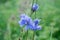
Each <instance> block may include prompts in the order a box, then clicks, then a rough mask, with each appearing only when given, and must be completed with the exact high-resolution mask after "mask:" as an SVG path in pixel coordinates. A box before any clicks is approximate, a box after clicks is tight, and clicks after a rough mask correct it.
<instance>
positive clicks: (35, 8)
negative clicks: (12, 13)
mask: <svg viewBox="0 0 60 40" xmlns="http://www.w3.org/2000/svg"><path fill="white" fill-rule="evenodd" d="M38 9H39V5H38V4H36V3H34V4H33V6H32V11H33V12H34V11H37V10H38Z"/></svg>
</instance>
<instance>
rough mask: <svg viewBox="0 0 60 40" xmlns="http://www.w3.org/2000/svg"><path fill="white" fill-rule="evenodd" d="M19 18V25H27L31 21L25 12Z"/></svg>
mask: <svg viewBox="0 0 60 40" xmlns="http://www.w3.org/2000/svg"><path fill="white" fill-rule="evenodd" d="M20 18H21V19H20V21H19V24H20V26H21V27H23V26H24V25H28V24H30V23H31V22H32V19H31V18H30V17H29V16H27V15H25V14H21V16H20Z"/></svg>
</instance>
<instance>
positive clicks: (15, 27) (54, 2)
mask: <svg viewBox="0 0 60 40" xmlns="http://www.w3.org/2000/svg"><path fill="white" fill-rule="evenodd" d="M37 2H38V4H39V10H38V11H37V12H36V16H37V18H39V19H41V22H40V25H41V26H42V30H41V31H37V32H36V36H35V40H60V0H37ZM31 4H32V0H0V40H19V38H20V39H21V37H22V35H23V38H25V37H26V34H25V32H23V33H22V30H21V28H20V25H19V24H18V21H19V19H20V18H19V16H20V14H21V13H26V14H27V15H29V14H30V13H31V11H30V8H31ZM32 18H34V14H33V16H32ZM51 34H52V36H51ZM31 35H33V33H32V31H29V33H28V40H31V39H32V38H31ZM23 40H25V39H23Z"/></svg>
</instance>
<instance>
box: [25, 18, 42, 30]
mask: <svg viewBox="0 0 60 40" xmlns="http://www.w3.org/2000/svg"><path fill="white" fill-rule="evenodd" d="M38 23H39V20H38V19H35V20H34V22H32V23H31V24H29V25H27V26H26V27H25V29H26V30H28V29H30V30H41V29H42V27H41V26H39V25H38Z"/></svg>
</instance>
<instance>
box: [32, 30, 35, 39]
mask: <svg viewBox="0 0 60 40" xmlns="http://www.w3.org/2000/svg"><path fill="white" fill-rule="evenodd" d="M34 39H35V31H34V32H33V38H32V40H34Z"/></svg>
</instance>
